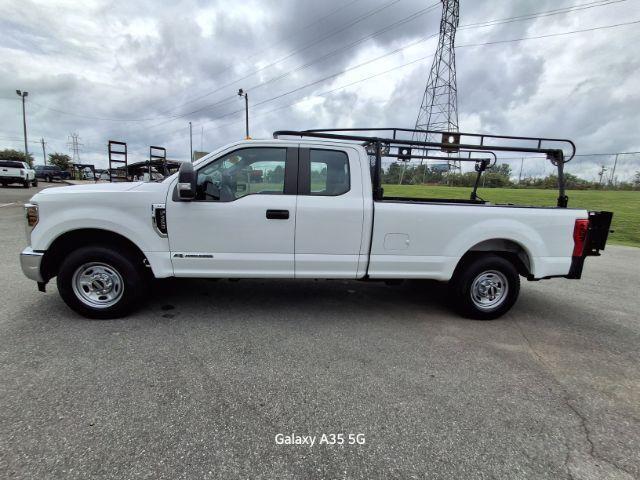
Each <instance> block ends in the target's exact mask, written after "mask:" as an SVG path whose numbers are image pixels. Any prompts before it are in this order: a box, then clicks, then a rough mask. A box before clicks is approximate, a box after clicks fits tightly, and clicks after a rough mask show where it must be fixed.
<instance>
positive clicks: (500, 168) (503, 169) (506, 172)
mask: <svg viewBox="0 0 640 480" xmlns="http://www.w3.org/2000/svg"><path fill="white" fill-rule="evenodd" d="M491 173H495V174H497V175H502V176H504V177H507V182H508V181H509V177H510V176H511V166H509V164H508V163H501V164H500V165H496V166H494V167H492V168H491Z"/></svg>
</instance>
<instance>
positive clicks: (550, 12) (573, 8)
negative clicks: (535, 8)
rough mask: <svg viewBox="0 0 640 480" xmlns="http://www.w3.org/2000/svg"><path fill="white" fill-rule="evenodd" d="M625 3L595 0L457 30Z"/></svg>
mask: <svg viewBox="0 0 640 480" xmlns="http://www.w3.org/2000/svg"><path fill="white" fill-rule="evenodd" d="M626 1H627V0H597V1H594V2H589V3H584V4H579V5H572V6H569V7H563V8H556V9H553V10H547V11H544V12H537V13H528V14H523V15H517V16H515V17H508V18H502V19H494V20H487V21H485V22H477V23H465V24H463V25H460V26H459V27H458V30H463V29H469V28H480V27H490V26H494V25H502V24H505V23H513V22H521V21H525V20H533V19H537V18H543V17H551V16H555V15H563V14H565V13H572V12H577V11H581V10H589V9H591V8H596V7H603V6H606V5H611V4H614V3H622V2H626Z"/></svg>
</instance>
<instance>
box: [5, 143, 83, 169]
mask: <svg viewBox="0 0 640 480" xmlns="http://www.w3.org/2000/svg"><path fill="white" fill-rule="evenodd" d="M47 156H48V157H49V160H48V162H47V163H48V164H49V165H57V166H58V167H60V170H69V168H70V167H71V157H70V156H69V155H67V154H65V153H57V152H56V153H50V154H49V155H47ZM0 160H13V161H15V162H26V163H27V164H28V165H29V166H30V167H33V155H32V154H31V153H30V154H29V155H28V156H27V155H25V154H24V152H21V151H20V150H14V149H12V148H5V149H4V150H0Z"/></svg>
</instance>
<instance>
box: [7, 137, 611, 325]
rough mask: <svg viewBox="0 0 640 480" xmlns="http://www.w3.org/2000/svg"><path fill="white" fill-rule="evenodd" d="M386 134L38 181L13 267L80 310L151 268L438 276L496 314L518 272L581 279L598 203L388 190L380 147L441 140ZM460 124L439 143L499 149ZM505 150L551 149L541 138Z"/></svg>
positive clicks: (134, 294) (270, 145)
mask: <svg viewBox="0 0 640 480" xmlns="http://www.w3.org/2000/svg"><path fill="white" fill-rule="evenodd" d="M393 130H394V135H393V138H388V139H383V138H380V137H365V136H361V135H359V134H358V135H345V134H341V133H337V134H336V133H327V132H326V131H305V132H276V134H274V137H276V138H274V139H273V140H246V141H241V142H237V143H233V144H230V145H228V146H226V147H224V148H222V149H220V150H218V151H216V152H214V153H211V154H209V155H207V156H205V157H204V158H202V159H200V160H199V161H197V162H195V163H193V164H190V163H184V164H183V165H182V167H181V168H180V172H179V173H176V174H174V175H172V176H170V177H168V178H166V179H165V180H164V181H162V182H160V183H142V182H130V183H112V184H97V185H83V186H69V187H62V188H50V189H46V190H44V191H42V192H40V193H38V194H36V195H35V196H34V197H33V198H32V199H31V203H30V204H27V205H26V206H25V208H26V218H27V236H28V240H29V245H30V246H29V247H28V248H26V249H25V250H24V251H23V252H22V254H21V256H20V258H21V264H22V269H23V271H24V273H25V274H26V276H27V277H29V278H31V279H33V280H35V281H37V282H38V286H39V288H40V290H41V291H44V289H45V285H46V282H48V281H49V280H50V279H51V278H53V277H57V285H58V290H59V292H60V295H61V296H62V298H63V299H64V301H65V302H66V303H67V304H68V305H69V306H70V307H71V308H72V309H74V310H75V311H76V312H79V313H80V314H82V315H84V316H86V317H91V318H113V317H120V316H123V315H125V314H127V313H128V312H129V311H130V310H131V309H132V308H133V307H134V306H136V304H137V302H138V300H140V299H141V293H142V292H143V291H144V287H145V285H147V284H148V283H149V282H150V281H151V280H152V278H153V277H155V278H164V277H199V278H290V279H293V278H295V279H304V278H324V279H354V280H356V279H357V280H367V281H376V280H380V281H385V280H386V281H394V282H395V281H397V280H399V279H400V280H401V279H434V280H440V281H443V282H449V283H450V286H451V289H450V291H451V295H452V298H453V305H454V306H455V308H456V309H457V310H458V311H459V312H460V313H462V314H463V315H465V316H467V317H470V318H477V319H491V318H496V317H498V316H500V315H502V314H504V313H505V312H507V311H508V310H509V309H510V308H511V306H512V305H513V304H514V302H515V301H516V299H517V297H518V293H519V290H520V276H522V277H524V278H526V279H528V280H539V279H546V278H551V277H566V278H580V275H581V272H582V267H583V263H584V259H585V257H586V256H587V255H597V254H598V251H599V250H601V249H603V248H604V245H605V243H606V239H607V234H608V228H609V224H610V222H611V214H610V213H609V212H588V211H586V210H579V209H578V210H576V209H568V208H555V207H554V208H534V207H527V206H515V205H495V204H490V203H488V202H485V201H482V200H478V199H477V197H475V196H474V197H472V198H473V199H472V200H468V201H466V200H465V201H461V200H446V199H445V200H435V199H402V198H386V197H384V193H383V189H382V188H381V185H380V171H381V168H382V167H381V165H382V157H395V158H400V159H406V158H407V156H413V157H416V158H420V156H419V155H416V151H417V149H426V148H431V149H435V148H437V147H439V148H444V147H445V143H446V142H444V141H443V142H444V143H443V142H426V141H425V142H418V141H417V140H405V141H400V140H397V139H396V133H397V132H396V130H398V129H393ZM295 135H297V136H299V137H300V138H296V137H295ZM460 135H468V134H456V136H455V137H449V139H450V140H452V141H454V143H456V145H454V146H453V147H452V145H451V144H447V145H446V148H447V151H451V150H452V149H453V150H459V151H462V148H463V147H465V148H470V147H476V149H477V150H480V151H488V150H489V149H491V150H498V151H506V150H507V149H506V148H504V147H503V146H502V147H501V146H496V147H488V146H486V145H484V146H482V145H480V146H479V145H464V144H463V143H464V142H461V140H460ZM282 137H284V138H282ZM477 137H479V138H481V141H482V143H487V142H486V139H484V136H477ZM505 138H517V139H519V140H522V139H524V140H526V141H529V140H531V139H528V138H525V137H505ZM534 140H535V139H534ZM403 142H404V143H403ZM534 144H535V142H534ZM411 149H413V153H411V152H410V150H411ZM508 150H514V151H522V152H545V153H547V154H548V155H550V156H551V157H553V159H555V160H558V158H559V157H558V155H559V156H560V159H561V160H562V150H558V149H545V148H541V143H537V144H535V145H534V147H518V146H515V147H514V146H513V145H511V146H510V148H509V149H508ZM394 152H396V153H394ZM560 165H561V163H560ZM474 195H475V192H474ZM559 202H561V203H565V204H566V197H564V191H563V190H562V189H561V197H560V199H559Z"/></svg>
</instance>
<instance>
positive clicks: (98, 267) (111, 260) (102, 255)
mask: <svg viewBox="0 0 640 480" xmlns="http://www.w3.org/2000/svg"><path fill="white" fill-rule="evenodd" d="M141 269H142V264H141V263H140V265H137V264H136V261H135V260H134V259H133V257H131V256H128V255H126V254H122V253H120V252H116V251H114V250H111V249H110V248H107V247H102V246H97V245H95V246H87V247H83V248H80V249H78V250H76V251H75V252H73V253H71V254H70V255H69V256H68V257H67V258H66V259H65V260H64V262H63V263H62V265H61V266H60V270H59V272H58V278H57V284H58V291H59V292H60V296H61V297H62V299H63V300H64V301H65V303H66V304H67V305H68V306H69V307H71V308H72V309H73V310H75V311H76V312H78V313H79V314H80V315H83V316H85V317H88V318H101V319H107V318H119V317H123V316H125V315H127V314H128V313H129V312H130V311H131V310H132V309H133V308H134V307H135V304H136V301H137V300H138V299H139V298H140V295H141V292H142V291H143V287H144V278H143V275H142V270H141Z"/></svg>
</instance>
